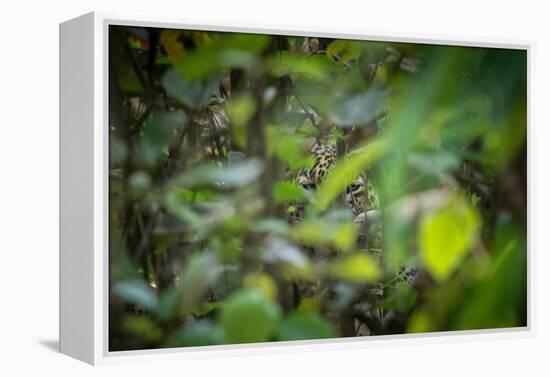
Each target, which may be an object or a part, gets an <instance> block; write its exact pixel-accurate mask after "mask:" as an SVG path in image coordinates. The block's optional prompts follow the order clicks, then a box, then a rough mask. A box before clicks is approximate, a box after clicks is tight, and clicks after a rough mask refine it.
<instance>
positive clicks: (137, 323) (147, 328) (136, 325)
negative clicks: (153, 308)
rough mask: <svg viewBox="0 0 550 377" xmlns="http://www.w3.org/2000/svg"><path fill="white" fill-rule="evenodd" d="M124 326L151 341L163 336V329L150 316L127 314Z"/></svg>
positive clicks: (123, 322) (123, 321)
mask: <svg viewBox="0 0 550 377" xmlns="http://www.w3.org/2000/svg"><path fill="white" fill-rule="evenodd" d="M122 326H123V327H124V329H125V330H126V331H128V332H131V333H133V334H135V335H138V336H139V337H141V338H143V339H146V340H148V341H151V342H157V341H159V340H160V339H161V338H162V329H161V328H160V327H159V326H158V325H157V324H155V322H153V321H152V320H151V319H150V318H147V317H144V316H141V315H140V316H134V315H127V316H125V317H124V318H123V319H122Z"/></svg>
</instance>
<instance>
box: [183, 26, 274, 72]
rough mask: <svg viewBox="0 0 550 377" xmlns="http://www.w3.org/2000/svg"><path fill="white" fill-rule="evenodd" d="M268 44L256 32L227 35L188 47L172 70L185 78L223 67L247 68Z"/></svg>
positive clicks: (222, 68) (263, 37) (219, 69)
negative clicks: (197, 45) (195, 47)
mask: <svg viewBox="0 0 550 377" xmlns="http://www.w3.org/2000/svg"><path fill="white" fill-rule="evenodd" d="M268 43H269V37H268V36H266V35H257V34H229V35H228V36H224V37H222V38H218V39H214V40H212V42H211V43H208V44H205V45H203V46H200V47H198V48H197V49H195V50H189V51H187V52H186V53H185V54H183V55H181V56H180V57H179V58H178V59H177V63H176V65H175V66H176V69H177V71H178V72H180V74H181V75H182V76H183V77H185V78H188V79H202V78H206V77H208V76H209V75H211V74H216V73H220V72H221V71H222V70H224V69H227V68H245V69H246V68H249V67H250V66H252V65H253V64H254V63H255V61H256V59H257V55H258V54H259V53H260V52H261V51H262V50H263V49H264V48H265V46H266V45H267V44H268Z"/></svg>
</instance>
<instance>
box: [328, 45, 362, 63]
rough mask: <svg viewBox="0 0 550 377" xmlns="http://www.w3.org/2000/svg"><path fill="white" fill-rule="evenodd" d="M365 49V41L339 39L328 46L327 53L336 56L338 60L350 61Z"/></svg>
mask: <svg viewBox="0 0 550 377" xmlns="http://www.w3.org/2000/svg"><path fill="white" fill-rule="evenodd" d="M364 49H365V43H364V42H358V41H351V40H337V41H334V42H332V43H331V44H330V45H329V46H328V48H327V55H329V56H336V57H337V59H338V61H344V62H348V61H350V60H352V59H358V58H359V57H360V56H361V54H362V53H363V50H364Z"/></svg>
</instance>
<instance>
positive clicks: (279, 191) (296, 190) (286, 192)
mask: <svg viewBox="0 0 550 377" xmlns="http://www.w3.org/2000/svg"><path fill="white" fill-rule="evenodd" d="M304 198H305V193H304V189H303V188H302V187H301V186H299V185H297V184H295V183H292V182H281V181H279V182H276V183H275V184H274V186H273V199H275V202H277V203H284V202H289V201H294V200H302V199H304Z"/></svg>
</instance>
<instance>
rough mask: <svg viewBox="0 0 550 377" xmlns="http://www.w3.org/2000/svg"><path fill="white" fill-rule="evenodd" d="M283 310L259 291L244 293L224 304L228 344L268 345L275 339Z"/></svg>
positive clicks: (221, 320) (223, 315)
mask: <svg viewBox="0 0 550 377" xmlns="http://www.w3.org/2000/svg"><path fill="white" fill-rule="evenodd" d="M280 316H281V310H280V309H279V306H278V305H277V304H275V303H274V302H273V301H271V300H270V299H268V298H267V297H265V296H264V295H263V294H262V293H261V292H260V291H259V290H256V289H249V290H241V291H238V292H237V293H235V294H234V295H232V296H231V297H229V298H228V299H227V301H226V302H225V304H224V306H223V308H222V312H221V316H220V322H221V324H222V326H223V329H224V331H225V340H226V342H227V343H254V342H265V341H268V340H270V339H271V337H272V336H273V335H274V333H275V331H276V329H277V325H278V322H279V318H280Z"/></svg>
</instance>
